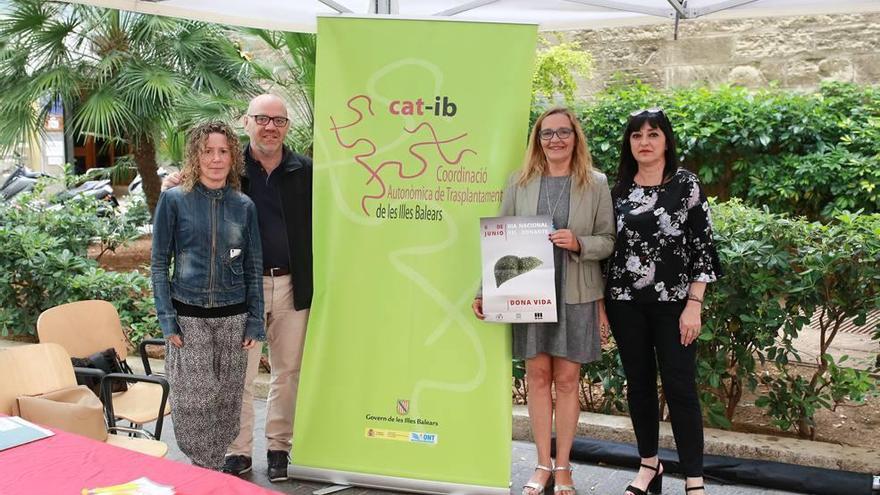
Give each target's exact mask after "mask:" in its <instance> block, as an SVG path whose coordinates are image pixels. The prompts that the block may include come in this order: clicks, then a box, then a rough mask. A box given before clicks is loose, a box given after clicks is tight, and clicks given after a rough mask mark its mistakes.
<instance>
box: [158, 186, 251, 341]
mask: <svg viewBox="0 0 880 495" xmlns="http://www.w3.org/2000/svg"><path fill="white" fill-rule="evenodd" d="M258 229H259V226H258V223H257V209H256V207H255V206H254V203H253V202H252V201H251V200H250V198H248V197H247V196H245V195H244V194H242V193H240V192H238V191H236V190H234V189H232V188H231V187H229V186H226V187H224V188H222V189H208V188H206V187H205V186H203V185H202V184H201V183H197V184H196V185H195V186H194V187H193V189H192V191H189V192H186V191H184V190H183V188H182V187H175V188H172V189H169V190H167V191H165V192H163V193H162V195H161V196H160V197H159V204H158V205H157V206H156V212H155V215H154V220H153V253H152V257H151V264H152V280H153V295H154V297H155V300H156V311H157V313H158V316H159V326H160V327H162V333H163V334H164V335H165V336H166V337H168V336H170V335H172V334H175V333H180V326H179V325H178V322H177V312H176V311H175V309H174V306H173V305H172V303H171V300H172V299H176V300H178V301H180V302H182V303H185V304H190V305H193V306H201V307H203V308H216V307H221V306H229V305H233V304H240V303H242V302H244V303H246V305H247V312H248V315H247V325H246V328H245V337H246V338H252V339H257V340H264V339H265V332H264V330H263V276H262V275H263V259H262V258H263V255H262V248H261V245H260V234H259V230H258ZM172 259H173V260H174V274H173V275H172V276H171V279H170V280H169V278H168V271H169V265H170V263H171V260H172Z"/></svg>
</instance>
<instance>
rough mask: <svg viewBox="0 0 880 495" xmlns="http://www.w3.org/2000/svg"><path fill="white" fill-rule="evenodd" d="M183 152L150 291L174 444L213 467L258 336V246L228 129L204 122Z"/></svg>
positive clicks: (164, 204)
mask: <svg viewBox="0 0 880 495" xmlns="http://www.w3.org/2000/svg"><path fill="white" fill-rule="evenodd" d="M186 151H187V156H186V164H185V165H184V168H183V173H184V176H185V177H187V179H185V180H184V182H183V183H182V184H181V185H180V187H175V188H173V189H169V190H167V191H165V192H164V193H162V195H161V196H160V197H159V204H158V205H157V206H156V213H155V217H154V221H153V252H152V258H151V264H152V266H151V269H152V279H153V293H154V296H155V299H156V310H157V313H158V316H159V325H160V326H161V327H162V333H163V334H164V335H165V338H166V340H167V342H168V345H167V351H168V352H167V359H166V364H165V370H166V373H167V374H168V381H169V382H170V383H171V387H172V393H171V412H172V415H173V416H172V417H173V419H174V434H175V436H176V437H177V443H178V445H179V446H180V450H181V451H182V452H183V453H184V454H186V455H187V456H189V458H190V459H191V460H192V462H193V464H196V465H198V466H202V467H206V468H210V469H217V470H219V469H220V468H221V467H222V465H223V457H224V454H225V453H226V448H227V447H228V446H229V444H231V443H232V441H233V440H234V439H235V437H236V435H237V434H238V429H239V424H238V422H239V415H240V410H241V393H242V389H243V387H244V377H245V367H246V364H247V349H250V348H252V347H254V346H255V345H257V344H256V343H257V341H258V340H264V339H265V336H264V331H263V288H262V278H263V277H262V267H263V262H262V252H261V247H260V235H259V232H258V230H257V229H258V224H257V210H256V208H255V207H254V204H253V202H251V200H250V199H249V198H248V197H247V196H245V195H244V194H242V193H241V192H240V191H239V188H240V184H239V181H240V179H239V178H240V177H241V172H242V167H243V164H242V153H241V147H240V144H239V142H238V138H237V136H236V135H235V133H234V132H233V131H232V129H231V128H230V127H229V126H228V125H226V124H223V123H219V122H210V123H205V124H201V125H199V126H198V127H196V128H195V129H193V130H192V131H191V132H190V136H189V140H188V142H187V150H186ZM172 260H173V261H174V274H173V275H172V276H171V278H170V279H169V276H168V272H169V266H170V264H171V261H172Z"/></svg>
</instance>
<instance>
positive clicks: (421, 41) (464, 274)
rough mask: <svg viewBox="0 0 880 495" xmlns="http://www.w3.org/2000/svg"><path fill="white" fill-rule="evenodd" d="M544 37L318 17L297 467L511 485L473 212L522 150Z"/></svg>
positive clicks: (443, 24)
mask: <svg viewBox="0 0 880 495" xmlns="http://www.w3.org/2000/svg"><path fill="white" fill-rule="evenodd" d="M536 35H537V28H536V26H533V25H516V24H501V23H498V24H489V23H472V22H450V21H426V20H393V19H361V18H345V17H342V18H340V17H332V18H331V17H327V18H320V19H319V21H318V60H317V64H318V65H317V68H318V72H317V81H316V104H315V107H316V115H315V148H314V154H315V156H314V158H315V183H314V197H315V200H314V254H315V298H314V304H313V306H312V310H311V316H310V321H309V328H308V332H307V336H306V350H305V357H304V361H303V367H302V370H303V371H302V376H301V380H300V388H299V397H298V403H297V413H296V420H295V428H294V431H295V440H294V452H293V461H294V468H293V473H294V475H300V476H302V477H312V478H314V479H327V480H331V479H332V480H334V481H341V480H344V481H346V482H348V483H352V484H371V485H373V486H387V487H389V488H393V487H395V486H397V487H402V486H405V487H407V488H408V489H414V490H425V491H430V490H432V489H434V490H438V487H439V486H441V485H442V484H446V485H442V486H443V487H445V488H443V489H446V488H448V487H449V486H453V485H463V486H470V487H484V489H480V490H474V489H472V490H470V492H472V493H476V492H480V493H496V490H497V493H506V492H507V490H508V486H509V479H510V427H511V372H510V363H511V361H510V334H509V328H507V327H505V326H501V325H488V324H484V323H482V322H479V321H478V320H476V319H475V318H474V317H473V314H472V313H471V309H470V304H471V301H472V300H473V297H474V294H475V293H476V290H477V288H478V286H479V283H480V247H479V243H480V237H479V228H480V224H479V219H480V217H484V216H493V215H495V214H496V213H497V211H498V206H499V204H500V201H501V192H502V190H503V188H504V185H505V183H506V179H507V177H508V175H509V174H510V172H511V171H512V170H514V169H515V168H517V167H518V166H519V165H520V163H521V160H522V156H523V150H524V148H525V134H526V126H527V122H528V112H529V101H530V96H531V92H530V89H531V88H530V83H531V71H532V66H533V62H534V60H533V59H534V53H535V43H536ZM371 477H372V478H371ZM377 480H378V481H377ZM412 480H418V481H420V482H425V483H428V484H429V485H430V484H431V483H434V485H430V486H432V487H433V488H430V487H428V488H425V487H422V488H418V485H413V484H412V483H411V482H412ZM438 483H439V484H441V485H438ZM440 491H442V490H440ZM436 492H437V491H435V493H436ZM464 492H468V490H465V491H464Z"/></svg>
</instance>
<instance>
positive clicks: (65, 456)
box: [0, 429, 278, 495]
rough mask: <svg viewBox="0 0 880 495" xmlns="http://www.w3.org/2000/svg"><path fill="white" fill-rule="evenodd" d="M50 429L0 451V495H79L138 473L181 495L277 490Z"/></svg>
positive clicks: (261, 493) (264, 494)
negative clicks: (39, 436) (41, 436)
mask: <svg viewBox="0 0 880 495" xmlns="http://www.w3.org/2000/svg"><path fill="white" fill-rule="evenodd" d="M53 431H54V432H55V435H53V436H51V437H49V438H44V439H42V440H38V441H36V442H32V443H29V444H25V445H19V446H18V447H13V448H11V449H8V450H4V451H0V495H68V494H70V495H80V493H81V491H82V489H83V488H95V487H99V486H109V485H116V484H120V483H125V482H127V481H132V480H134V479H137V478H140V477H142V476H146V477H147V478H149V479H151V480H153V481H155V482H156V483H160V484H163V485H171V486H173V487H174V489H175V490H176V491H177V493H178V494H180V495H200V494H204V495H209V494H210V495H251V494H259V495H268V494H278V492H275V491H272V490H267V489H265V488H262V487H259V486H257V485H255V484H253V483H249V482H247V481H244V480H241V479H239V478H236V477H235V476H231V475H228V474H223V473H219V472H216V471H211V470H209V469H202V468H199V467H196V466H192V465H190V464H183V463H180V462H175V461H171V460H167V459H160V458H158V457H151V456H148V455H144V454H140V453H137V452H134V451H131V450H125V449H121V448H119V447H114V446H112V445H107V444H106V443H101V442H96V441H95V440H92V439H90V438H86V437H82V436H79V435H74V434H72V433H67V432H63V431H59V430H54V429H53Z"/></svg>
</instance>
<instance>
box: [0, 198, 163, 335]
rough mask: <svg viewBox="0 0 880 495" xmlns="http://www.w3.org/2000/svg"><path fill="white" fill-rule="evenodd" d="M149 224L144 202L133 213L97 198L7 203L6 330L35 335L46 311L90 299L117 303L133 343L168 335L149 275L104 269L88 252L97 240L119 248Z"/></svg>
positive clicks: (0, 284)
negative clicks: (163, 333)
mask: <svg viewBox="0 0 880 495" xmlns="http://www.w3.org/2000/svg"><path fill="white" fill-rule="evenodd" d="M148 222H149V212H148V211H147V208H146V204H145V203H144V201H143V200H141V201H140V202H134V204H132V205H130V206H129V208H128V210H126V211H125V212H122V211H120V210H108V209H105V208H101V204H100V201H99V200H95V199H93V198H77V199H71V200H68V201H66V202H65V203H63V204H53V203H51V202H50V201H47V200H45V199H44V198H41V197H40V196H39V194H28V195H24V196H21V197H16V198H14V200H12V201H10V202H4V203H0V335H3V336H7V335H34V334H35V332H36V321H37V318H38V317H39V315H40V313H41V312H42V311H44V310H46V309H49V308H51V307H53V306H57V305H59V304H64V303H67V302H72V301H80V300H86V299H104V300H107V301H110V302H111V303H113V305H114V306H115V307H116V309H117V311H118V312H119V316H120V319H121V321H122V325H123V328H124V329H125V331H126V335H127V336H128V338H129V340H130V341H131V343H132V345H133V346H135V345H137V343H138V342H140V340H141V339H143V338H144V337H146V336H158V335H160V334H161V332H159V329H158V324H157V322H156V310H155V307H154V305H153V297H152V291H151V289H150V281H149V278H147V277H145V276H144V275H141V274H139V273H137V272H130V273H116V272H112V271H107V270H104V269H103V268H100V267H99V266H98V263H97V262H96V261H95V260H94V259H91V258H89V257H88V256H87V250H88V247H89V245H90V244H94V245H97V246H98V247H99V248H100V254H103V253H104V252H106V251H112V250H114V249H116V248H117V247H118V246H120V245H123V244H124V243H126V242H129V241H131V240H132V239H134V238H136V237H138V236H139V233H138V230H137V227H138V226H142V225H144V224H146V223H148ZM100 254H99V256H100Z"/></svg>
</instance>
